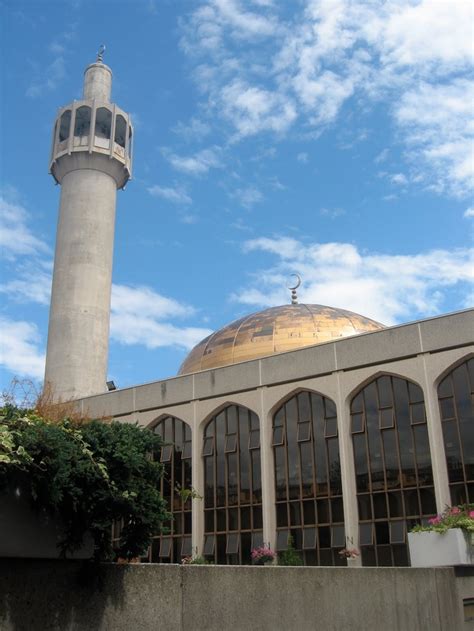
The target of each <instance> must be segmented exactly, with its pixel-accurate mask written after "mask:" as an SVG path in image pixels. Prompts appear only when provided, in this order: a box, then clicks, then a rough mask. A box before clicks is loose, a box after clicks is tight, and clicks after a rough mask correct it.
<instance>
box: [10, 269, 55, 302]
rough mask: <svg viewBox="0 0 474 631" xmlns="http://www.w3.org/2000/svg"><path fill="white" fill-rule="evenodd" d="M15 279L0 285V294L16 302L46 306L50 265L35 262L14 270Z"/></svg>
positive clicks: (49, 282) (49, 291)
mask: <svg viewBox="0 0 474 631" xmlns="http://www.w3.org/2000/svg"><path fill="white" fill-rule="evenodd" d="M16 274H17V276H16V278H12V279H11V280H9V281H7V282H5V283H2V284H0V293H3V294H7V295H8V296H10V298H11V299H12V300H14V301H16V302H34V303H36V304H40V305H44V306H48V305H49V301H50V296H51V272H50V264H49V262H46V261H38V260H36V261H35V264H34V265H33V264H26V265H23V266H20V267H19V268H18V269H17V270H16Z"/></svg>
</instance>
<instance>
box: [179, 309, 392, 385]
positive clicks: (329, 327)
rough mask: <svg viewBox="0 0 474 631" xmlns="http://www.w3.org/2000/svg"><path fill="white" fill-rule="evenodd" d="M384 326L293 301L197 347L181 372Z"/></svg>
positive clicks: (239, 322) (244, 320)
mask: <svg viewBox="0 0 474 631" xmlns="http://www.w3.org/2000/svg"><path fill="white" fill-rule="evenodd" d="M383 328H384V326H383V325H382V324H380V323H379V322H375V321H374V320H370V319H369V318H365V317H364V316H361V315H358V314H357V313H352V311H345V310H344V309H334V308H332V307H324V306H322V305H304V304H291V305H285V306H282V307H271V308H270V309H264V310H263V311H257V312H256V313H251V314H250V315H248V316H245V317H244V318H240V320H236V321H235V322H231V324H228V325H227V326H225V327H223V328H222V329H219V330H218V331H216V332H215V333H212V334H211V335H209V336H208V337H206V338H205V339H203V340H202V341H201V342H199V344H197V346H195V347H194V348H193V349H192V351H191V352H190V353H189V355H188V356H187V357H186V359H185V360H184V362H183V363H182V364H181V368H180V369H179V372H178V375H185V374H188V373H191V372H197V371H198V370H206V369H208V368H217V367H218V366H228V365H229V364H237V363H238V362H243V361H247V360H249V359H256V358H257V357H265V356H267V355H273V354H274V353H281V352H283V351H292V350H295V349H297V348H301V347H303V346H311V345H313V344H320V343H321V342H330V341H332V340H335V339H338V338H340V337H346V336H347V335H357V334H358V333H367V332H369V331H378V330H379V329H383Z"/></svg>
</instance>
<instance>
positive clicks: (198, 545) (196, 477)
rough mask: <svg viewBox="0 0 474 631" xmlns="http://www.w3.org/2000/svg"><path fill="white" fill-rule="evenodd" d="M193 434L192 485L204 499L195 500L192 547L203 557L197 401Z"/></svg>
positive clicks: (194, 406)
mask: <svg viewBox="0 0 474 631" xmlns="http://www.w3.org/2000/svg"><path fill="white" fill-rule="evenodd" d="M193 408H194V411H193V416H194V419H193V434H192V439H193V442H192V450H193V460H192V484H193V488H194V489H195V490H196V491H197V492H198V494H199V495H200V496H201V497H202V499H197V498H195V499H193V501H192V502H193V515H192V546H193V554H195V555H201V554H202V549H203V545H204V462H203V457H202V441H203V436H204V428H203V425H202V423H199V420H198V417H197V401H194V402H193Z"/></svg>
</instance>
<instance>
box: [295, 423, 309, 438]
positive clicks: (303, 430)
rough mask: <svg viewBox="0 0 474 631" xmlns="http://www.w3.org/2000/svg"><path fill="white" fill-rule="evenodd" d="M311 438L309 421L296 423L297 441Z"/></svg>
mask: <svg viewBox="0 0 474 631" xmlns="http://www.w3.org/2000/svg"><path fill="white" fill-rule="evenodd" d="M310 438H311V423H309V422H307V423H298V442H301V441H304V440H309V439H310Z"/></svg>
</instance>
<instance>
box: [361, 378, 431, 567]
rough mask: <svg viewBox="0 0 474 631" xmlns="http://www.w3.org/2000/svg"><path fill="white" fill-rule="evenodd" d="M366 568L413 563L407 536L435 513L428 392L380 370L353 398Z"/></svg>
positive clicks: (417, 385)
mask: <svg viewBox="0 0 474 631" xmlns="http://www.w3.org/2000/svg"><path fill="white" fill-rule="evenodd" d="M349 406H350V417H351V434H352V445H353V453H354V464H355V474H356V490H357V501H358V508H359V539H360V547H361V553H362V561H363V564H364V565H408V552H407V545H406V533H407V530H409V529H410V528H411V527H412V526H414V525H415V524H416V523H419V522H420V521H421V520H423V519H426V518H427V517H428V516H430V515H433V513H436V503H435V495H434V487H433V471H432V467H431V454H430V447H429V440H428V431H427V419H426V411H425V404H424V396H423V390H422V388H421V387H420V385H419V384H417V383H416V382H415V381H413V380H411V379H407V378H406V377H404V376H401V375H398V374H394V373H389V372H385V371H384V372H379V373H376V374H374V375H372V376H371V377H370V378H369V379H367V380H365V381H364V382H363V383H362V384H359V386H358V387H357V388H355V389H354V391H353V392H352V396H351V398H350V400H349Z"/></svg>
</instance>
